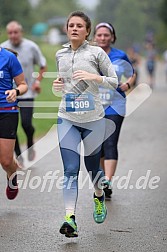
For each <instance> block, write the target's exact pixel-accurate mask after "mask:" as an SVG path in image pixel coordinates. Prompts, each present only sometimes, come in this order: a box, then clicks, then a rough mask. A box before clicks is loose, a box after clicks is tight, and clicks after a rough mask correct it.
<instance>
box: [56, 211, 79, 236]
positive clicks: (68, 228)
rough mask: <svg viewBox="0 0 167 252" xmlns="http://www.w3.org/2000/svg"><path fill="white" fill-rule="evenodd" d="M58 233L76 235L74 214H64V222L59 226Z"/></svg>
mask: <svg viewBox="0 0 167 252" xmlns="http://www.w3.org/2000/svg"><path fill="white" fill-rule="evenodd" d="M60 233H61V234H64V235H65V236H66V237H68V238H73V237H78V232H77V224H76V222H75V216H74V215H66V216H65V222H64V223H63V224H62V226H61V228H60Z"/></svg>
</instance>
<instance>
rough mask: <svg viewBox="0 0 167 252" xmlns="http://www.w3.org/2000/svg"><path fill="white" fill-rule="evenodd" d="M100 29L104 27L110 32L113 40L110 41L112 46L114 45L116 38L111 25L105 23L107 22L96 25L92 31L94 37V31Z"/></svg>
mask: <svg viewBox="0 0 167 252" xmlns="http://www.w3.org/2000/svg"><path fill="white" fill-rule="evenodd" d="M101 27H106V28H108V30H109V31H110V33H111V35H114V40H113V41H112V44H114V43H115V41H116V39H117V37H116V32H115V29H114V26H113V25H112V24H111V23H107V22H102V23H99V24H97V25H96V27H95V29H94V35H95V34H96V31H97V30H98V29H99V28H101Z"/></svg>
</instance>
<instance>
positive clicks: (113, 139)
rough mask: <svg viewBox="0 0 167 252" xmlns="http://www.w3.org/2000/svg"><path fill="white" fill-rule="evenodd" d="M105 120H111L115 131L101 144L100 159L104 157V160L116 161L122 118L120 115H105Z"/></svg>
mask: <svg viewBox="0 0 167 252" xmlns="http://www.w3.org/2000/svg"><path fill="white" fill-rule="evenodd" d="M105 118H107V119H110V120H112V121H113V122H114V123H115V126H116V129H115V131H114V133H113V134H111V135H110V136H109V137H108V138H107V139H106V140H105V141H104V143H103V144H102V149H101V157H104V159H105V160H110V159H114V160H118V139H119V134H120V130H121V126H122V122H123V120H124V117H123V116H120V115H106V116H105Z"/></svg>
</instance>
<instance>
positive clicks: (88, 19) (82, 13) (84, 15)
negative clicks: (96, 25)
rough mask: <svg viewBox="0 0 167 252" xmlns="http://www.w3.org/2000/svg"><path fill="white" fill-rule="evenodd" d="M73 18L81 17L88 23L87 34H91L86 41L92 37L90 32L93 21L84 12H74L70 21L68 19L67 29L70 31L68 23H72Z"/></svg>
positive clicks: (70, 16)
mask: <svg viewBox="0 0 167 252" xmlns="http://www.w3.org/2000/svg"><path fill="white" fill-rule="evenodd" d="M72 17H80V18H82V19H83V20H84V21H85V23H86V30H87V32H89V34H88V35H87V36H86V39H87V38H88V37H89V35H90V32H91V20H90V18H89V17H88V16H87V15H86V14H85V13H84V12H82V11H74V12H72V13H71V14H70V15H69V16H68V19H67V23H66V29H67V30H68V23H69V21H70V19H71V18H72Z"/></svg>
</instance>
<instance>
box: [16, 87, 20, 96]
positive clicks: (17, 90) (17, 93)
mask: <svg viewBox="0 0 167 252" xmlns="http://www.w3.org/2000/svg"><path fill="white" fill-rule="evenodd" d="M15 90H16V96H19V95H20V90H19V89H17V88H15Z"/></svg>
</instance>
